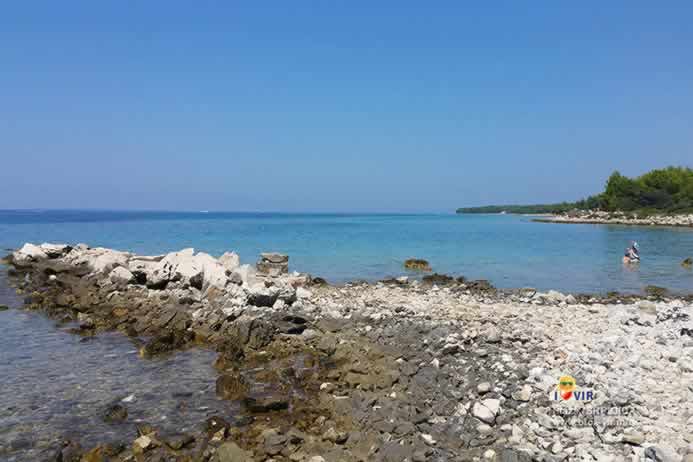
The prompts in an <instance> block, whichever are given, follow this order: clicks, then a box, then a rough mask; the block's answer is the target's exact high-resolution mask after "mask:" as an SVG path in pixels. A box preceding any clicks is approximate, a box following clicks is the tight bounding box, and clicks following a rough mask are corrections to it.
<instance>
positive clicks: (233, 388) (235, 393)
mask: <svg viewBox="0 0 693 462" xmlns="http://www.w3.org/2000/svg"><path fill="white" fill-rule="evenodd" d="M248 388H249V387H248V383H247V382H246V380H245V379H244V378H243V376H242V375H240V374H239V373H227V374H223V375H221V376H219V378H218V379H217V384H216V391H217V395H218V396H219V397H220V398H223V399H230V400H239V399H243V398H244V397H245V395H246V393H248Z"/></svg>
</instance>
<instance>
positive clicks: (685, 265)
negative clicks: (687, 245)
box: [681, 257, 693, 268]
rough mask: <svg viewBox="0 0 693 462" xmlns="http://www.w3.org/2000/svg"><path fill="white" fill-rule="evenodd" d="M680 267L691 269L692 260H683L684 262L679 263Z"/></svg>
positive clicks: (692, 265)
mask: <svg viewBox="0 0 693 462" xmlns="http://www.w3.org/2000/svg"><path fill="white" fill-rule="evenodd" d="M681 266H683V267H684V268H691V267H693V258H691V257H688V258H686V259H684V260H683V261H682V262H681Z"/></svg>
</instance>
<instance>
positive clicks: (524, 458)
mask: <svg viewBox="0 0 693 462" xmlns="http://www.w3.org/2000/svg"><path fill="white" fill-rule="evenodd" d="M500 461H501V462H532V457H531V456H529V455H528V454H525V453H524V452H520V451H515V450H513V449H504V450H503V452H501V454H500Z"/></svg>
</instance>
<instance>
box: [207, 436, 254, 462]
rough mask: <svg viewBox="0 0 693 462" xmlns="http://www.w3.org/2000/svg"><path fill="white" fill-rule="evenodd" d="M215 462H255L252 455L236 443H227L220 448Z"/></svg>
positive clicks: (214, 459)
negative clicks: (252, 461)
mask: <svg viewBox="0 0 693 462" xmlns="http://www.w3.org/2000/svg"><path fill="white" fill-rule="evenodd" d="M212 460H213V461H214V462H246V461H251V460H253V457H252V453H249V452H248V451H244V450H243V449H241V448H240V447H239V446H238V445H237V444H236V443H234V442H231V441H227V442H226V443H224V444H222V445H221V446H219V449H217V452H216V454H215V455H214V458H213V459H212Z"/></svg>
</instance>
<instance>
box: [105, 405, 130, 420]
mask: <svg viewBox="0 0 693 462" xmlns="http://www.w3.org/2000/svg"><path fill="white" fill-rule="evenodd" d="M127 418H128V409H127V408H126V407H125V406H124V405H123V404H120V403H113V404H111V405H109V406H108V407H107V408H106V410H105V411H104V414H103V420H104V421H105V422H108V423H116V422H123V421H124V420H125V419H127Z"/></svg>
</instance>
